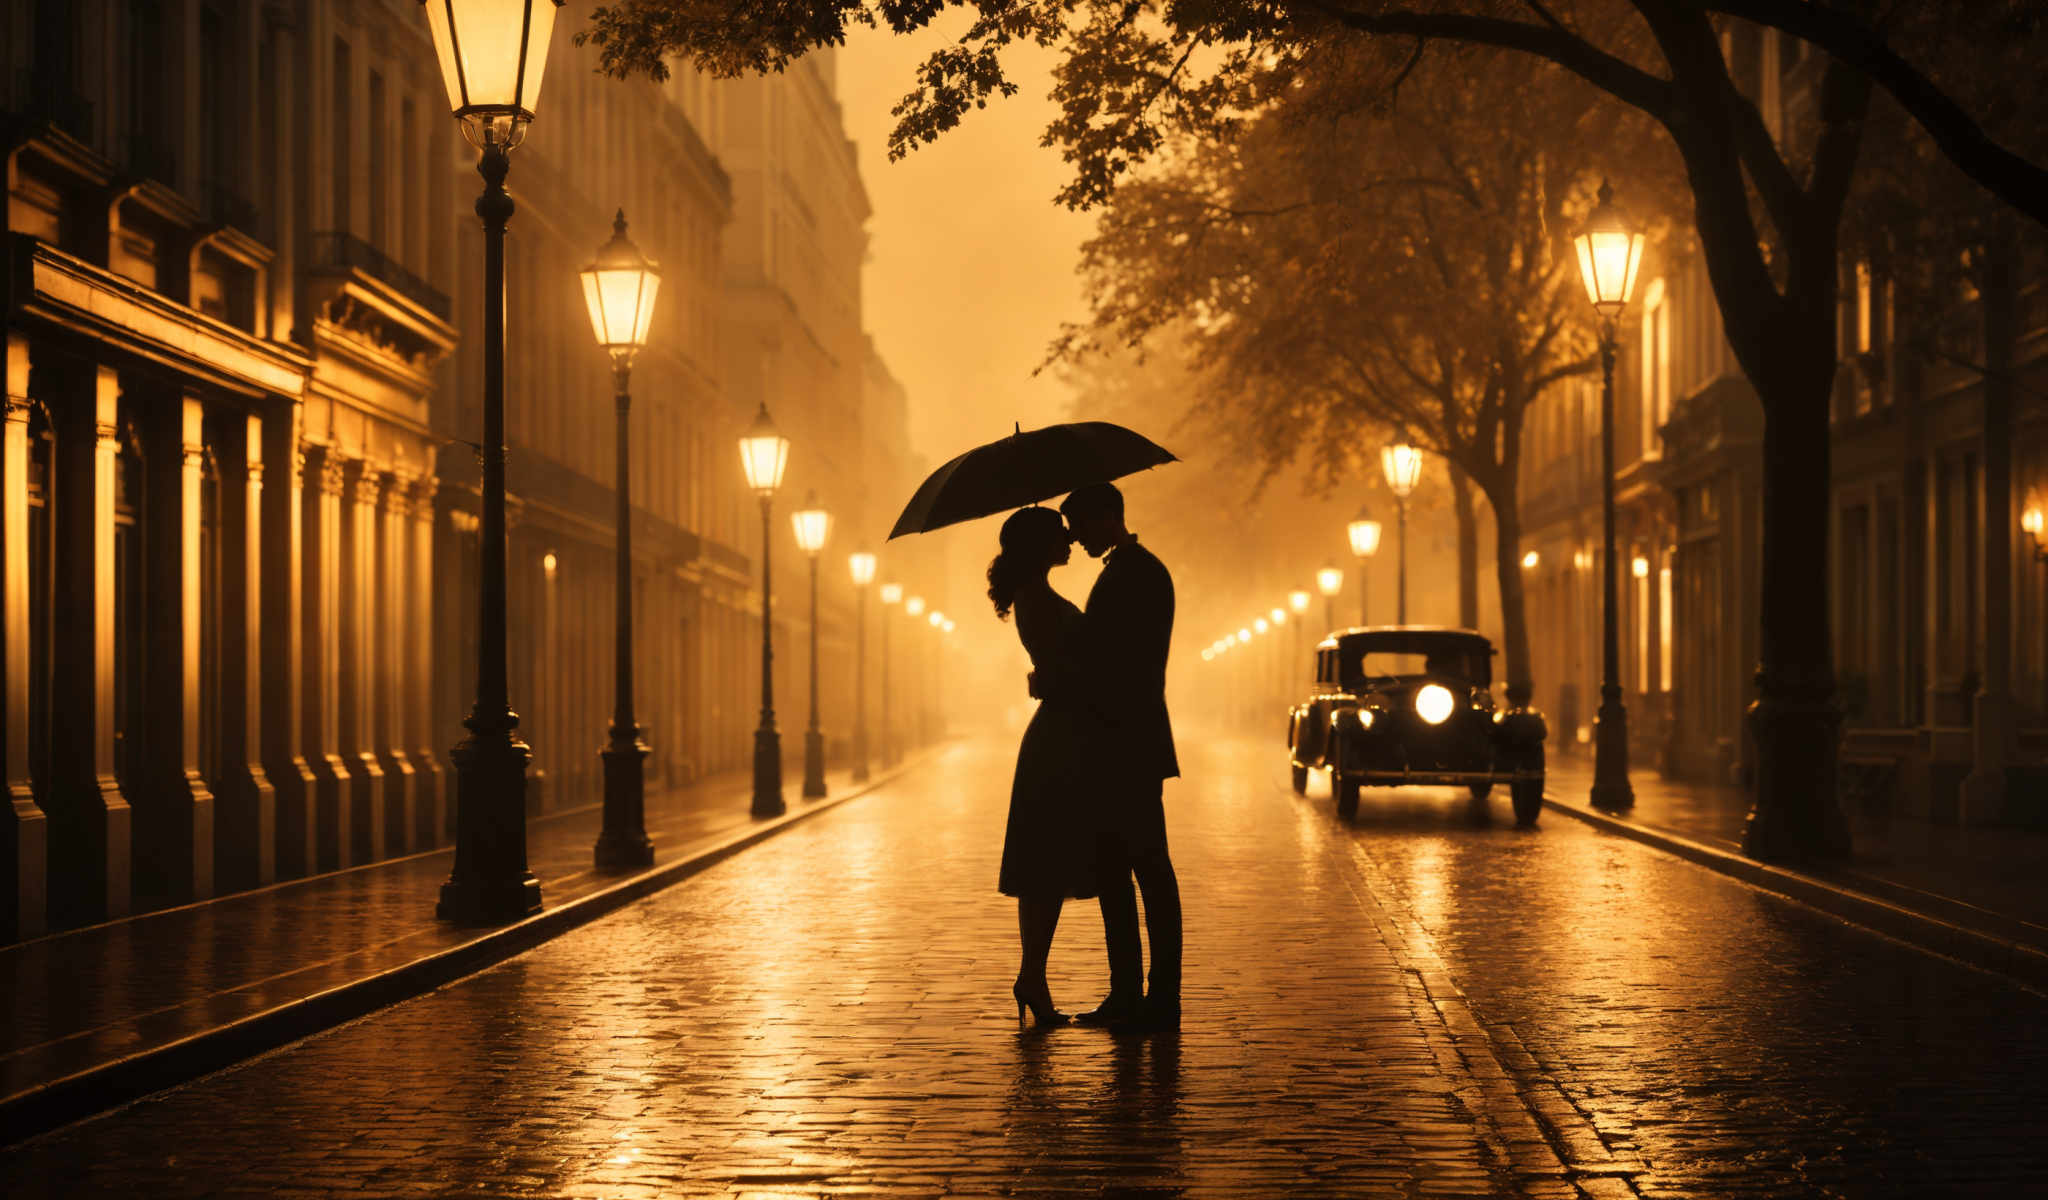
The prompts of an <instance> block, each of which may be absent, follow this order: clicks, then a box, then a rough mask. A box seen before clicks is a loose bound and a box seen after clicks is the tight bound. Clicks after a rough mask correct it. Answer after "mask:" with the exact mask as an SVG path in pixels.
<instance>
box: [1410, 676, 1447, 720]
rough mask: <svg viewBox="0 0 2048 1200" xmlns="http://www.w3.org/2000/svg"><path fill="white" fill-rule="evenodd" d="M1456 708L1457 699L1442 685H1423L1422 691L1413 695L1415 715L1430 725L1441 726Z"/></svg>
mask: <svg viewBox="0 0 2048 1200" xmlns="http://www.w3.org/2000/svg"><path fill="white" fill-rule="evenodd" d="M1457 706H1458V698H1457V697H1456V696H1453V695H1451V689H1449V688H1447V687H1444V686H1443V685H1442V684H1437V683H1429V684H1424V685H1423V687H1422V690H1421V691H1419V692H1417V693H1415V715H1416V716H1418V717H1421V718H1422V719H1423V720H1425V721H1427V722H1429V723H1430V724H1432V725H1441V724H1443V723H1444V719H1445V718H1446V717H1449V716H1450V715H1451V710H1452V709H1453V708H1456V707H1457Z"/></svg>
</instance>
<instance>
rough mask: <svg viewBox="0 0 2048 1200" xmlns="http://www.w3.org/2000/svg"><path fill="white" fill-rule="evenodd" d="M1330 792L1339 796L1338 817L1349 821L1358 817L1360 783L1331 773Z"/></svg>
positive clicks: (1333, 772)
mask: <svg viewBox="0 0 2048 1200" xmlns="http://www.w3.org/2000/svg"><path fill="white" fill-rule="evenodd" d="M1330 790H1331V791H1332V792H1334V793H1336V796H1337V815H1338V816H1340V817H1342V818H1344V819H1345V820H1347V821H1349V820H1350V819H1351V818H1353V817H1355V816H1357V815H1358V781H1357V780H1356V779H1346V778H1344V777H1343V776H1342V775H1339V774H1337V773H1336V772H1335V771H1332V772H1331V773H1330Z"/></svg>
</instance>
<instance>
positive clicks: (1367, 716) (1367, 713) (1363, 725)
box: [1358, 708, 1372, 729]
mask: <svg viewBox="0 0 2048 1200" xmlns="http://www.w3.org/2000/svg"><path fill="white" fill-rule="evenodd" d="M1358 727H1359V728H1360V729H1371V728H1372V710H1371V709H1369V708H1361V709H1359V710H1358Z"/></svg>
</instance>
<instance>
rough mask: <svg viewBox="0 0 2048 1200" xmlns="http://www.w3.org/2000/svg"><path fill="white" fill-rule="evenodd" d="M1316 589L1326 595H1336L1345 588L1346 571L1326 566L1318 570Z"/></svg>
mask: <svg viewBox="0 0 2048 1200" xmlns="http://www.w3.org/2000/svg"><path fill="white" fill-rule="evenodd" d="M1316 590H1317V591H1320V592H1321V593H1322V594H1323V595H1325V596H1334V595H1336V594H1337V593H1338V592H1340V591H1342V590H1344V572H1342V571H1340V570H1338V569H1337V568H1335V567H1324V568H1323V569H1322V570H1320V571H1317V572H1316Z"/></svg>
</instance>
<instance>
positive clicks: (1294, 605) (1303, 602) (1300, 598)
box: [1287, 588, 1308, 665]
mask: <svg viewBox="0 0 2048 1200" xmlns="http://www.w3.org/2000/svg"><path fill="white" fill-rule="evenodd" d="M1287 607H1289V608H1291V609H1293V610H1294V616H1295V621H1294V661H1295V663H1296V664H1297V665H1299V664H1300V662H1301V619H1300V618H1301V615H1302V614H1303V613H1305V612H1307V611H1308V593H1307V592H1306V591H1304V590H1302V589H1301V588H1296V589H1294V590H1293V591H1291V592H1289V593H1287Z"/></svg>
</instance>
